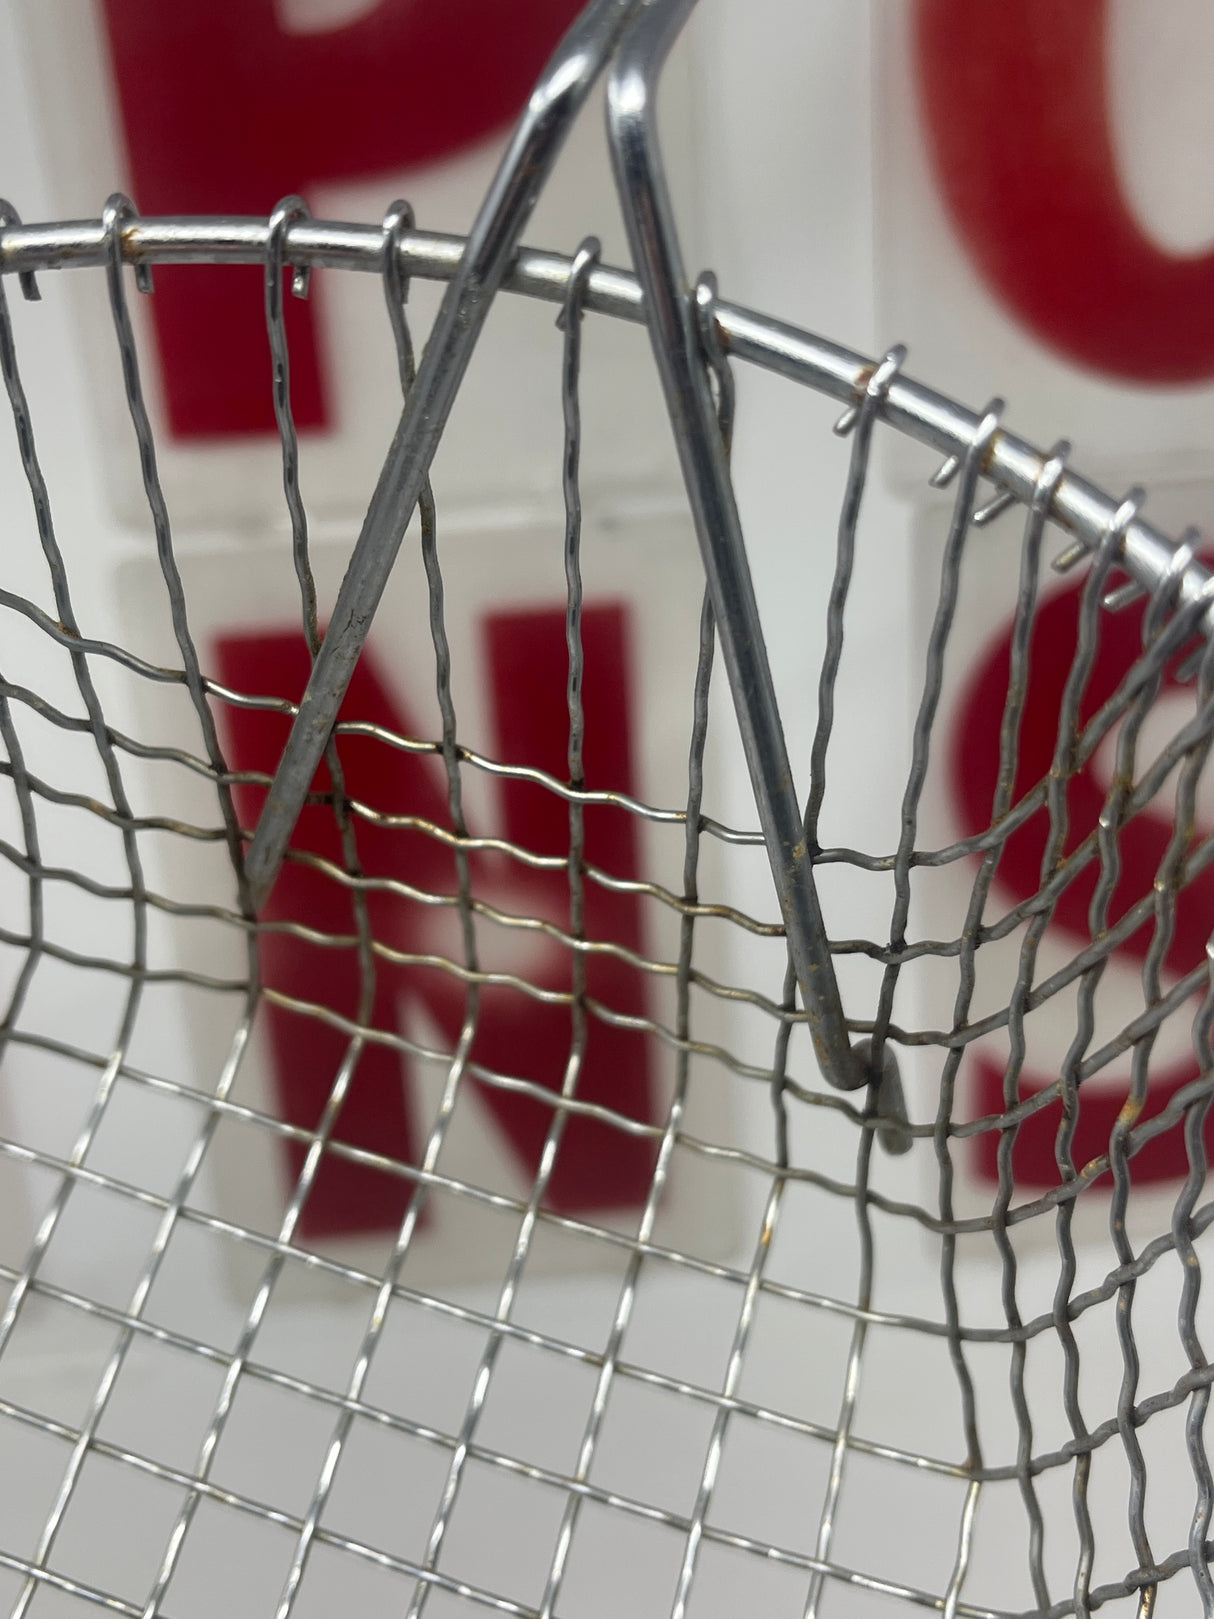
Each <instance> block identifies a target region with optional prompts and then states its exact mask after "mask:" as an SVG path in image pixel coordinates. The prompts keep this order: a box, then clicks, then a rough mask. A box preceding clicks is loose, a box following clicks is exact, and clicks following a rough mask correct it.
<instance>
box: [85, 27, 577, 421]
mask: <svg viewBox="0 0 1214 1619" xmlns="http://www.w3.org/2000/svg"><path fill="white" fill-rule="evenodd" d="M578 9H579V5H578V0H527V4H526V5H523V6H506V5H502V4H501V3H500V0H380V3H379V5H377V6H376V7H375V9H374V10H373V11H371V12H370V13H368V14H367V15H365V16H362V17H359V18H358V19H356V20H355V21H353V22H350V23H347V24H344V25H343V26H341V27H338V28H334V29H330V30H328V31H326V32H323V33H315V34H306V35H305V34H289V33H287V32H285V31H284V30H283V29H282V27H281V26H280V24H279V22H278V20H277V18H276V15H275V6H274V0H239V4H232V5H216V4H214V0H104V13H105V19H106V23H107V25H108V29H109V36H110V48H111V52H112V56H113V63H114V73H115V77H116V79H117V87H118V101H119V105H120V107H121V110H122V121H123V126H124V129H125V133H126V143H127V155H128V161H129V164H130V172H131V184H132V187H133V190H134V195H135V200H136V202H137V203H138V204H139V206H140V208H142V209H143V210H144V212H145V213H149V214H159V213H164V214H198V213H203V214H207V213H226V214H262V215H264V214H267V213H269V211H270V209H271V208H273V206H274V204H275V203H276V202H277V201H278V200H279V198H280V197H283V196H286V195H287V194H289V193H291V192H299V191H303V192H306V191H307V189H308V187H309V186H312V185H316V184H320V183H324V182H330V181H337V180H346V179H356V178H359V177H362V176H373V175H376V174H380V173H390V172H392V171H395V170H400V169H408V168H414V167H417V166H419V165H422V164H426V163H432V162H434V161H435V160H436V159H437V158H440V157H444V156H446V155H448V154H449V153H452V152H455V151H458V150H459V149H461V148H462V147H465V146H467V145H469V144H471V143H472V142H474V141H477V140H480V139H481V138H483V137H484V136H486V135H488V134H490V133H491V132H492V131H493V130H495V129H497V128H499V127H500V126H502V125H504V124H506V123H507V122H508V121H509V120H510V119H511V118H512V117H513V116H514V114H515V113H516V112H517V111H518V109H519V108H520V107H521V106H522V104H523V102H524V101H525V100H526V96H527V92H528V91H529V89H530V88H531V84H532V82H533V80H534V79H535V77H536V75H537V74H538V73H539V71H540V69H541V67H542V66H543V64H544V61H545V60H546V58H547V56H548V54H549V52H550V51H551V49H552V47H553V45H554V44H555V43H556V41H557V39H559V37H560V35H561V32H562V31H563V29H564V28H565V27H566V25H567V24H568V23H569V21H570V20H571V19H572V17H573V16H574V14H575V13H576V12H577V11H578ZM386 200H387V199H385V201H386ZM289 303H290V304H292V305H293V306H294V307H292V308H291V309H290V312H289V317H288V318H289V321H290V323H291V324H290V327H289V330H290V336H291V342H292V367H291V382H292V394H293V401H294V406H295V415H296V420H297V422H298V424H299V426H300V427H317V426H320V425H322V424H323V423H324V420H325V402H324V392H323V388H322V378H321V366H320V362H319V360H318V357H317V350H316V337H315V331H314V328H313V326H312V322H311V319H310V317H309V314H308V310H307V306H306V305H305V306H300V305H299V304H298V302H297V301H296V300H289ZM262 311H263V304H262V292H261V273H260V271H258V270H256V269H252V268H250V269H247V270H240V269H224V270H222V271H219V272H216V271H215V270H211V269H208V268H206V267H205V266H189V267H180V268H174V269H171V270H166V271H164V272H161V273H158V275H157V278H156V297H155V317H156V329H157V334H158V337H159V342H160V352H161V357H162V362H163V372H164V395H165V400H166V402H167V407H168V416H169V425H170V428H171V430H172V431H173V433H174V434H176V435H178V436H179V437H183V438H204V437H215V436H221V437H228V436H230V435H233V434H247V433H262V432H272V431H273V428H274V419H273V414H272V410H271V403H270V388H269V382H268V376H269V361H268V359H267V357H266V336H265V320H264V315H263V312H262Z"/></svg>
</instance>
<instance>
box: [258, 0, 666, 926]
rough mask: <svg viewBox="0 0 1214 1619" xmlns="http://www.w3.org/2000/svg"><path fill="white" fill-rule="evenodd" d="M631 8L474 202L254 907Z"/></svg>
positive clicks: (543, 98) (293, 764)
mask: <svg viewBox="0 0 1214 1619" xmlns="http://www.w3.org/2000/svg"><path fill="white" fill-rule="evenodd" d="M639 4H640V0H593V3H592V4H591V5H590V6H589V7H588V8H587V9H586V10H585V11H584V12H583V13H582V14H581V16H580V17H579V18H578V20H577V21H576V22H575V23H574V24H573V26H572V28H570V30H569V32H568V33H567V34H566V35H565V37H564V39H563V40H562V41H561V43H560V45H558V47H557V49H556V51H555V53H554V54H553V56H552V58H551V60H550V61H549V63H548V66H547V68H546V69H545V72H544V74H543V76H542V78H541V79H540V81H539V83H538V84H537V86H536V88H535V89H534V90H533V91H532V94H531V99H530V100H529V101H528V103H527V107H526V109H525V111H524V113H523V116H522V118H521V119H520V120H519V123H518V126H517V128H516V129H515V132H514V135H513V137H512V138H511V141H510V145H509V147H508V148H507V150H506V154H505V156H504V157H503V159H502V162H501V165H500V167H499V168H498V170H497V173H496V174H495V175H494V178H493V182H492V184H491V185H490V187H489V190H488V192H487V194H486V196H485V200H484V202H483V203H482V204H481V208H480V211H479V213H478V214H477V217H476V222H475V224H474V225H473V227H472V230H471V232H470V234H469V236H468V242H467V246H466V247H465V249H464V253H463V257H462V258H461V260H460V267H459V270H458V272H457V273H456V275H455V277H454V279H453V280H452V282H451V284H450V285H449V286H448V288H447V291H446V294H445V295H444V297H443V302H442V306H441V307H440V309H439V312H438V316H437V318H436V319H435V322H434V329H433V331H432V332H431V334H430V338H429V341H428V342H427V344H426V348H425V352H424V354H423V355H422V359H421V364H420V365H419V366H418V370H417V378H416V380H415V382H414V385H413V387H412V388H411V389H410V390H409V394H408V396H407V398H406V399H405V403H404V408H403V410H402V411H401V417H400V422H399V424H398V426H397V429H396V433H395V435H394V436H393V439H392V444H391V447H390V448H389V450H388V455H387V459H386V460H385V461H384V465H383V470H382V471H381V472H380V475H379V481H378V483H377V484H376V486H375V492H374V494H373V495H372V497H371V503H370V505H369V506H368V508H367V515H366V517H365V518H364V520H363V526H362V531H361V533H360V534H359V536H358V540H357V542H356V544H355V546H354V551H353V553H352V555H351V557H350V562H349V566H348V567H347V569H346V574H345V577H344V579H343V580H342V582H341V589H340V590H339V591H338V595H337V601H336V604H335V606H334V609H333V616H332V619H331V621H330V624H329V631H328V634H327V635H326V636H325V639H324V642H323V644H322V645H321V648H320V651H319V653H318V654H317V658H316V662H315V664H314V665H313V668H312V674H311V676H310V678H309V680H308V685H307V689H306V691H305V692H304V695H303V699H302V701H301V702H300V705H299V712H298V714H297V715H296V717H295V721H294V723H293V724H292V726H291V734H290V736H289V737H288V738H287V745H286V747H285V749H284V750H283V755H282V759H281V761H280V762H279V766H278V770H277V772H276V774H275V776H274V781H273V784H272V785H271V788H270V791H269V793H268V795H267V797H266V803H265V808H264V810H263V811H262V814H261V819H260V821H259V822H258V825H257V831H256V833H255V834H254V837H253V842H252V845H251V846H250V848H249V852H248V855H247V856H246V859H245V874H246V876H247V879H248V883H249V890H250V893H251V894H252V897H253V903H254V904H255V905H256V906H257V907H258V908H260V907H261V905H262V904H264V902H265V900H266V899H267V897H268V896H269V893H270V890H271V889H272V888H273V886H274V881H275V878H276V877H277V876H278V872H279V868H280V867H281V865H282V861H283V857H284V855H285V854H286V849H287V844H288V842H289V841H290V838H291V834H292V832H294V830H295V824H296V822H297V821H298V820H299V816H300V812H301V811H302V809H303V806H304V800H305V799H306V797H307V795H308V789H309V788H310V787H311V785H312V778H313V776H314V775H315V774H316V770H317V768H318V766H319V765H320V762H321V759H322V757H323V755H324V751H325V746H326V744H327V742H328V740H329V735H330V733H331V732H332V730H333V726H334V725H335V724H336V722H337V716H338V712H339V710H340V708H341V704H342V700H343V698H344V697H345V695H346V691H347V688H348V687H349V684H350V681H351V679H352V678H353V675H354V668H355V665H356V664H357V663H358V660H359V658H360V656H361V655H362V650H363V647H364V646H365V644H366V640H367V635H368V633H369V632H370V629H371V622H372V620H373V619H374V617H375V612H376V609H377V608H378V606H379V602H380V597H381V596H382V595H383V593H384V587H385V586H386V584H387V582H388V577H389V575H390V574H391V572H392V567H393V564H394V563H395V561H396V555H397V552H398V551H399V550H400V544H401V541H402V539H403V538H404V535H405V530H406V529H407V528H408V526H409V524H410V522H411V521H412V519H413V513H414V511H415V509H416V507H417V502H418V497H419V495H420V494H421V489H422V485H423V484H424V483H425V480H426V477H427V475H428V474H429V471H430V464H431V462H432V461H433V459H434V454H435V451H436V450H437V448H438V443H439V439H440V438H441V436H442V432H443V429H444V427H445V426H446V422H447V417H448V416H449V415H450V412H451V407H452V405H453V404H454V402H455V396H456V394H457V392H458V391H459V385H460V383H461V381H462V380H463V376H464V373H465V371H466V370H467V368H468V362H469V361H470V360H471V358H472V351H473V349H474V348H475V346H476V342H477V339H478V337H479V336H480V333H481V329H482V327H483V326H484V324H485V318H486V316H487V315H488V313H489V306H490V305H491V304H492V302H493V299H494V296H495V294H496V293H497V291H498V288H499V287H500V285H501V282H502V279H503V277H504V276H505V274H506V270H507V268H508V266H509V264H510V260H511V257H512V255H513V253H514V250H515V247H516V246H517V244H518V239H519V236H520V235H521V233H522V231H523V228H524V227H525V225H526V223H527V221H528V219H529V218H530V217H531V212H532V210H533V208H534V207H535V204H536V201H537V200H538V198H539V194H540V192H541V190H542V189H543V186H544V182H545V180H546V179H547V177H548V174H549V173H550V171H551V169H552V166H553V164H554V163H555V161H556V158H557V154H558V153H559V151H560V149H561V146H562V145H563V143H564V139H565V136H566V135H567V134H568V132H569V129H570V127H571V125H572V124H573V121H574V119H575V118H576V117H577V114H578V113H579V112H580V110H581V108H582V106H583V104H584V102H585V100H586V97H587V96H588V95H589V93H590V91H591V89H592V88H593V86H594V84H595V82H596V80H597V79H598V77H599V74H600V73H601V72H602V70H603V67H604V65H605V63H606V62H607V60H608V58H609V56H610V55H611V52H612V49H613V48H614V45H615V43H616V40H617V39H618V38H619V35H620V32H621V30H622V29H623V27H624V25H625V23H626V22H627V21H628V19H629V18H630V17H631V16H632V14H633V13H634V12H635V11H636V9H637V6H638V5H639Z"/></svg>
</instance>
